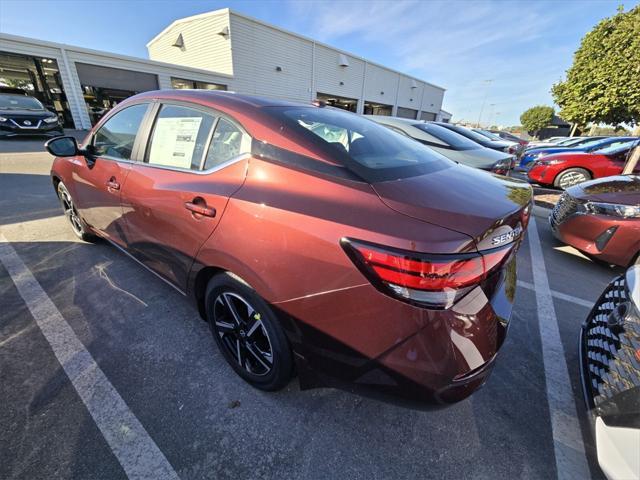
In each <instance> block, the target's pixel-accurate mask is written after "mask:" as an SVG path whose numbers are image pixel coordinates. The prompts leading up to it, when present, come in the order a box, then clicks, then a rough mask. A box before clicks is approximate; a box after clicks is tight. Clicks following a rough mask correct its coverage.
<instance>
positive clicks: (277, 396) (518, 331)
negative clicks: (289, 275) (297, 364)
mask: <svg viewBox="0 0 640 480" xmlns="http://www.w3.org/2000/svg"><path fill="white" fill-rule="evenodd" d="M40 144H41V142H40V141H35V140H34V141H24V140H5V141H1V142H0V192H1V195H0V299H1V308H0V405H2V408H0V478H2V479H40V478H42V479H51V478H60V479H121V478H122V479H124V478H181V479H183V480H187V479H209V478H211V479H213V478H216V479H220V478H233V479H239V478H305V479H314V478H318V479H320V478H363V479H364V478H366V479H371V478H487V479H488V478H491V479H495V478H505V479H512V478H532V479H538V478H544V479H548V478H556V477H558V478H588V477H591V478H598V479H599V478H603V477H602V475H601V473H600V472H599V469H598V467H597V461H596V459H595V454H594V450H593V446H592V441H591V437H590V432H589V427H588V424H587V422H586V420H585V409H584V406H583V402H582V396H581V388H580V382H579V370H578V365H579V358H578V331H579V326H580V324H581V322H582V321H583V319H584V318H585V316H586V315H587V313H588V311H589V305H590V304H591V303H592V302H593V301H595V300H596V299H597V297H598V296H599V295H600V293H601V292H602V290H603V289H604V287H605V285H606V284H607V283H608V282H609V281H610V280H611V279H612V278H613V277H614V276H616V275H617V274H619V273H621V270H615V269H611V268H609V267H606V266H602V265H599V264H595V263H593V262H591V261H590V260H588V259H586V258H585V257H583V256H582V255H580V254H579V253H577V252H576V251H575V250H573V249H572V248H570V247H566V246H563V245H561V244H559V243H558V242H557V241H555V240H554V239H553V238H552V236H551V233H550V231H549V228H548V225H547V223H546V211H545V210H543V209H536V210H535V211H534V218H535V221H534V222H533V223H532V225H531V227H530V231H529V233H528V238H527V240H525V241H524V242H523V245H522V248H521V250H520V253H519V257H518V261H519V265H518V273H519V276H518V278H519V288H518V292H517V300H516V308H515V312H514V315H513V317H512V320H511V326H510V331H509V335H508V338H507V341H506V343H505V345H504V347H503V349H502V351H501V354H500V358H499V361H498V364H497V367H496V369H495V371H494V373H493V375H492V377H491V378H490V380H489V381H488V383H487V384H486V385H485V387H484V388H482V389H481V390H480V391H478V392H477V393H476V394H474V395H473V396H472V397H471V398H469V399H467V400H465V401H463V402H461V403H459V404H456V405H453V406H451V407H449V408H447V409H443V410H437V411H430V412H423V411H415V410H409V409H405V408H401V407H397V406H393V405H389V404H385V403H380V402H378V401H375V400H370V399H366V398H361V397H358V396H354V395H352V394H349V393H345V392H342V391H339V390H331V389H319V390H311V391H305V392H300V391H299V389H298V384H297V380H295V379H294V380H293V381H292V382H291V384H290V385H289V386H288V387H287V388H286V389H285V390H283V391H281V392H277V393H265V392H261V391H258V390H255V389H253V388H251V387H250V386H248V385H247V384H246V383H244V382H243V381H242V380H241V379H240V378H239V377H238V376H237V375H236V374H235V373H234V372H233V371H232V370H231V368H229V367H228V366H227V364H226V363H225V362H224V360H223V358H222V356H221V355H220V354H219V353H218V351H217V348H216V346H215V344H214V342H213V339H212V337H211V335H210V333H209V330H208V327H207V325H206V324H205V323H204V322H203V321H202V320H201V319H200V318H199V317H198V314H197V312H196V310H195V309H194V307H193V306H192V305H191V303H190V301H189V300H188V299H185V298H184V297H182V296H181V295H180V294H179V293H178V292H176V291H175V290H173V289H172V288H171V287H169V286H168V285H166V284H165V283H163V282H162V281H160V280H159V279H157V278H156V277H154V276H153V275H152V274H150V273H149V272H147V271H146V270H144V269H143V268H142V267H140V266H139V265H137V264H136V263H134V262H133V261H131V260H130V259H128V258H127V257H125V256H124V255H123V254H122V253H120V252H119V251H117V250H116V249H115V248H113V247H110V246H109V245H107V244H106V243H97V244H93V245H91V244H86V243H82V242H80V241H78V240H77V239H76V237H75V236H74V235H73V234H72V232H71V230H70V229H69V227H68V226H67V224H66V223H65V219H64V217H63V216H62V211H61V209H60V207H59V204H58V201H57V198H56V196H55V193H54V191H53V188H52V186H51V181H50V179H49V169H50V164H51V160H52V157H50V156H49V155H48V154H47V153H44V152H42V151H38V150H39V149H40ZM2 152H4V153H2ZM56 329H61V330H60V331H57V330H56ZM73 339H76V340H73ZM71 340H73V341H71ZM69 342H71V343H69ZM61 348H62V349H66V350H64V351H66V352H69V351H71V352H75V354H74V357H73V358H69V359H68V360H67V362H63V363H64V365H61V363H60V361H59V358H60V352H61ZM74 349H75V350H74ZM74 362H76V363H74ZM83 362H84V363H83ZM74 365H85V366H88V368H89V369H91V372H90V375H89V377H90V378H89V379H88V380H87V375H85V374H86V372H80V373H78V375H77V376H74V374H73V373H70V372H73V371H74V370H73V369H74V368H75V367H74ZM118 399H120V400H118ZM140 445H142V447H141V446H140Z"/></svg>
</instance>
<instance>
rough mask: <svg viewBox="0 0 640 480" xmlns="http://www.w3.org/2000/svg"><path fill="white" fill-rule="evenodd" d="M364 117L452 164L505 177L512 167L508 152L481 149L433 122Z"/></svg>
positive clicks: (511, 158) (377, 116)
mask: <svg viewBox="0 0 640 480" xmlns="http://www.w3.org/2000/svg"><path fill="white" fill-rule="evenodd" d="M365 117H366V118H368V119H370V120H373V121H374V122H377V123H379V124H381V125H384V126H385V127H387V128H390V129H391V130H394V131H396V132H398V133H400V134H402V135H405V136H407V137H410V138H412V139H414V140H416V141H418V142H420V143H422V144H424V145H426V146H428V147H429V148H431V149H432V150H435V151H436V152H438V153H440V154H442V155H444V156H445V157H447V158H448V159H450V160H453V161H454V162H458V163H461V164H463V165H468V166H470V167H475V168H479V169H481V170H487V171H490V172H494V173H499V174H502V175H508V173H509V171H510V170H511V169H512V168H513V162H514V161H515V157H514V156H513V155H511V154H510V153H505V152H499V151H497V150H493V149H491V148H486V147H483V146H482V145H480V144H478V143H476V142H474V141H473V140H470V139H468V138H467V137H464V136H462V135H460V134H458V133H456V132H454V131H451V130H449V129H447V128H444V127H442V126H440V125H438V124H437V123H432V122H425V121H424V120H412V119H408V118H399V117H388V116H384V115H365Z"/></svg>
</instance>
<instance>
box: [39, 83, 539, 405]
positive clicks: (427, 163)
mask: <svg viewBox="0 0 640 480" xmlns="http://www.w3.org/2000/svg"><path fill="white" fill-rule="evenodd" d="M47 148H48V149H49V151H50V152H51V153H53V154H54V155H56V156H57V157H58V158H56V160H55V161H54V164H53V168H52V177H53V184H54V187H55V189H56V191H57V192H58V195H59V197H60V199H61V201H62V204H63V207H64V211H65V214H66V216H67V217H68V219H69V221H70V223H71V226H72V228H73V231H74V232H75V233H76V235H78V236H79V237H80V238H82V239H84V240H93V239H94V238H95V236H99V237H101V238H103V239H105V240H107V241H109V242H110V243H112V244H113V245H115V246H116V247H118V248H119V249H121V250H122V251H123V252H125V253H126V254H128V255H129V256H131V257H133V258H134V259H135V260H137V261H138V262H139V263H141V264H142V265H144V266H145V267H147V268H148V269H149V270H151V271H152V272H154V273H156V274H157V275H158V276H159V277H160V278H162V279H163V280H165V281H166V282H167V283H169V284H170V285H172V286H173V287H175V288H176V289H177V290H178V291H180V292H181V293H183V294H185V295H187V294H189V295H192V296H193V297H194V298H195V301H196V303H197V305H198V307H199V309H200V312H201V314H202V316H203V317H204V318H205V319H207V320H208V322H209V324H210V327H211V331H212V333H213V337H214V338H215V341H216V342H217V344H218V347H219V348H220V351H221V352H222V354H223V356H224V358H225V359H226V360H227V362H228V363H229V364H230V365H231V367H232V368H233V369H234V370H235V371H236V372H237V373H238V375H240V376H241V377H242V378H244V379H245V380H246V381H247V382H249V383H250V384H252V385H254V386H255V387H257V388H260V389H264V390H275V389H278V388H281V387H283V386H284V385H286V383H287V382H288V381H289V379H290V377H291V375H292V374H293V371H294V368H295V369H296V371H297V374H298V375H299V377H300V385H301V387H302V388H311V387H314V386H347V388H349V389H356V388H357V389H360V390H362V391H364V392H368V393H378V394H383V395H391V396H392V397H393V398H398V397H403V398H404V399H407V400H419V401H421V402H422V403H423V404H425V403H427V402H430V403H434V402H435V403H448V402H455V401H458V400H461V399H463V398H465V397H467V396H468V395H470V394H471V393H472V392H473V391H474V390H476V389H477V388H478V387H480V386H481V385H482V384H483V383H484V382H485V380H486V379H487V377H488V375H489V373H490V371H491V369H492V368H493V365H494V361H495V358H496V355H497V353H498V350H499V349H500V346H501V345H502V343H503V341H504V338H505V334H506V331H507V326H508V324H509V319H510V316H511V309H512V303H513V296H514V291H515V282H516V276H515V273H516V270H515V268H516V267H515V254H516V251H517V249H518V246H519V245H520V242H521V239H522V235H523V232H524V230H525V229H526V227H527V223H528V220H529V211H530V202H531V188H530V187H529V185H527V184H526V183H522V182H518V181H515V180H510V179H507V178H504V177H501V176H498V175H492V174H489V173H486V172H482V171H479V170H476V169H472V168H468V167H465V166H461V165H457V164H455V163H453V162H451V161H449V160H447V159H446V158H444V157H442V156H440V155H437V154H435V153H434V152H433V151H432V150H430V149H428V148H427V147H424V146H423V145H420V144H419V143H417V142H414V141H412V140H411V139H408V138H405V137H403V136H401V135H398V134H396V133H394V132H392V131H390V130H388V129H386V128H385V127H383V126H380V125H377V124H376V123H374V122H371V121H369V120H367V119H364V118H362V117H360V116H357V115H355V114H352V113H348V112H344V111H342V110H337V109H333V108H330V107H321V106H313V105H302V104H295V103H288V102H284V101H273V100H267V99H262V98H256V97H249V96H242V95H237V94H232V93H226V92H205V91H177V90H172V91H161V92H147V93H144V94H141V95H136V96H135V97H131V98H130V99H128V100H126V101H125V102H122V103H121V104H120V105H118V107H117V108H115V109H114V110H112V111H111V112H109V113H108V114H107V116H106V117H105V118H103V119H102V120H101V121H100V123H99V124H98V125H96V127H95V128H94V129H93V131H92V132H91V133H90V134H89V136H88V137H87V139H86V140H85V141H84V143H83V144H82V145H80V146H78V145H76V144H75V141H74V140H73V139H72V138H69V137H61V138H58V139H55V140H52V141H50V142H49V143H48V145H47Z"/></svg>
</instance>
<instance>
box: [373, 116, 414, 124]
mask: <svg viewBox="0 0 640 480" xmlns="http://www.w3.org/2000/svg"><path fill="white" fill-rule="evenodd" d="M365 117H366V118H371V119H376V120H385V121H387V122H388V123H394V124H396V125H402V124H404V125H416V124H418V123H426V122H425V121H424V120H416V119H415V118H404V117H391V116H389V115H365Z"/></svg>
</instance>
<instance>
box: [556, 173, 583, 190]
mask: <svg viewBox="0 0 640 480" xmlns="http://www.w3.org/2000/svg"><path fill="white" fill-rule="evenodd" d="M588 180H591V174H590V173H589V172H588V171H586V170H585V169H584V168H567V169H566V170H564V171H562V172H560V174H558V175H557V176H556V178H555V180H554V181H553V186H554V187H556V188H561V189H562V190H566V189H567V188H569V187H573V186H574V185H578V184H579V183H582V182H586V181H588Z"/></svg>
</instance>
